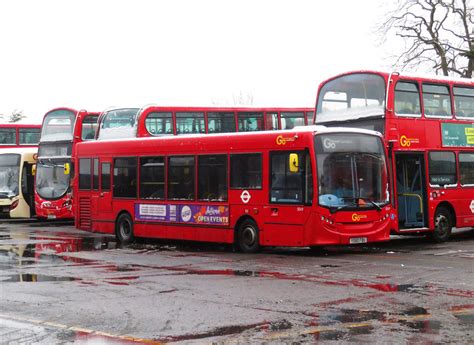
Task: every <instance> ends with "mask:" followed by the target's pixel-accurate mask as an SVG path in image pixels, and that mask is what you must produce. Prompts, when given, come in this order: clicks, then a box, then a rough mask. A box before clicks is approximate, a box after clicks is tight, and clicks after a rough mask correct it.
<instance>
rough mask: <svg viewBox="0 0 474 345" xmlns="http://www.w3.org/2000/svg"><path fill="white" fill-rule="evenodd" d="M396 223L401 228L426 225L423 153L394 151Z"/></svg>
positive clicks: (426, 209) (426, 210)
mask: <svg viewBox="0 0 474 345" xmlns="http://www.w3.org/2000/svg"><path fill="white" fill-rule="evenodd" d="M395 164H396V186H397V201H398V225H399V228H400V229H401V230H403V229H411V228H422V227H427V226H428V224H427V220H428V217H427V212H428V208H427V195H426V193H427V192H426V179H425V171H426V170H425V160H424V155H423V153H396V154H395Z"/></svg>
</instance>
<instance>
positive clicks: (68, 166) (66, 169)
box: [64, 163, 71, 175]
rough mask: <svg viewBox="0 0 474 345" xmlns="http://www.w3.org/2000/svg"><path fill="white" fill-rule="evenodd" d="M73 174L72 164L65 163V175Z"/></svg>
mask: <svg viewBox="0 0 474 345" xmlns="http://www.w3.org/2000/svg"><path fill="white" fill-rule="evenodd" d="M70 173H71V164H69V163H64V175H69V174H70Z"/></svg>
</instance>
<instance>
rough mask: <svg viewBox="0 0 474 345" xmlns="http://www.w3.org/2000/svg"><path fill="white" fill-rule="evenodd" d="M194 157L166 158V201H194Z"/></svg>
mask: <svg viewBox="0 0 474 345" xmlns="http://www.w3.org/2000/svg"><path fill="white" fill-rule="evenodd" d="M194 166H195V163H194V156H176V157H169V158H168V199H175V200H194V186H195V181H194V180H195V176H194Z"/></svg>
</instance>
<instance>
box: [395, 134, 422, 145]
mask: <svg viewBox="0 0 474 345" xmlns="http://www.w3.org/2000/svg"><path fill="white" fill-rule="evenodd" d="M419 143H420V140H419V139H418V138H408V137H407V136H406V135H402V136H401V137H400V146H402V147H410V146H411V144H419Z"/></svg>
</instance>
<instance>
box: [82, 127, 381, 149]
mask: <svg viewBox="0 0 474 345" xmlns="http://www.w3.org/2000/svg"><path fill="white" fill-rule="evenodd" d="M322 133H324V134H331V133H359V134H368V135H374V136H378V137H380V138H382V135H381V134H380V133H379V132H376V131H372V130H368V129H359V128H347V127H326V126H321V125H311V126H300V127H295V128H293V129H292V130H271V131H270V130H269V131H255V132H232V133H215V134H189V135H183V136H176V135H163V136H157V137H133V138H126V139H111V140H103V141H89V142H81V143H78V146H77V148H78V152H79V151H81V149H80V148H86V147H90V146H91V145H92V146H93V147H95V145H99V146H101V148H104V150H105V148H107V149H112V150H113V151H117V147H120V146H119V145H117V144H118V143H133V147H135V148H137V150H139V147H140V145H141V144H142V143H146V142H152V141H157V143H159V142H160V141H162V142H165V143H166V144H171V145H182V144H183V143H186V144H189V143H191V142H193V143H207V144H209V143H213V142H214V141H215V142H216V144H218V143H219V142H222V141H223V140H226V141H227V142H228V141H229V140H230V139H232V138H236V139H237V138H240V139H243V138H248V139H247V140H239V141H237V142H236V144H237V143H239V145H238V146H239V147H240V146H241V145H240V143H249V142H252V141H253V140H257V139H267V140H268V139H270V138H271V139H272V140H273V139H274V138H277V137H278V136H283V137H284V138H291V137H292V136H293V137H298V135H305V136H306V135H314V134H322ZM244 145H245V144H242V146H244ZM236 146H237V145H236Z"/></svg>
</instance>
